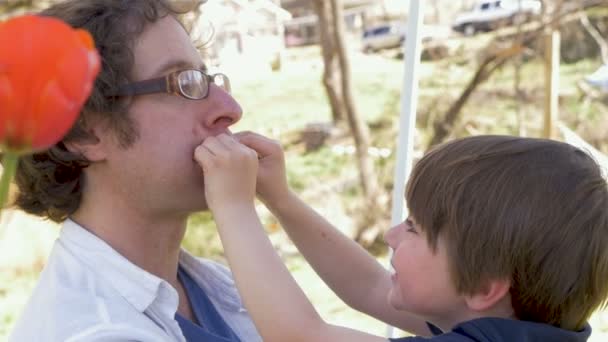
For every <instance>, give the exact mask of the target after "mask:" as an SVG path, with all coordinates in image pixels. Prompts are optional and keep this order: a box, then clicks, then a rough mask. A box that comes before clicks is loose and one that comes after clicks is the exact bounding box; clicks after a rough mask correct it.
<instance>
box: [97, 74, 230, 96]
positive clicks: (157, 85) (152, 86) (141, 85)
mask: <svg viewBox="0 0 608 342" xmlns="http://www.w3.org/2000/svg"><path fill="white" fill-rule="evenodd" d="M188 71H198V72H200V73H201V74H202V76H203V79H205V80H206V81H207V91H206V92H205V94H204V95H203V96H202V97H192V96H189V95H188V94H186V93H185V92H184V91H183V89H182V87H181V85H180V83H179V76H180V74H181V73H183V72H188ZM218 76H221V77H223V79H224V83H225V85H224V86H220V88H222V89H224V90H226V91H227V92H230V79H229V78H228V76H226V75H225V74H222V73H216V74H213V75H209V74H208V73H206V72H205V71H204V70H199V69H182V70H177V71H174V72H172V73H170V74H167V75H166V76H163V77H158V78H152V79H149V80H144V81H138V82H133V83H129V84H125V85H122V86H120V87H119V88H118V90H117V91H116V93H114V94H111V95H108V96H109V97H122V96H137V95H147V94H157V93H167V94H173V95H178V96H181V97H183V98H186V99H188V100H203V99H206V98H207V97H208V96H209V89H210V88H211V87H210V86H211V84H212V83H213V84H216V82H215V79H216V77H218Z"/></svg>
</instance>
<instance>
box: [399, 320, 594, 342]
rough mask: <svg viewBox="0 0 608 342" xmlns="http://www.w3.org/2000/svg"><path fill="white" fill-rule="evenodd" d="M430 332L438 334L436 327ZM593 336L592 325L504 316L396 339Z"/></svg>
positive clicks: (460, 341) (444, 341)
mask: <svg viewBox="0 0 608 342" xmlns="http://www.w3.org/2000/svg"><path fill="white" fill-rule="evenodd" d="M430 327H431V331H434V332H435V333H439V332H440V331H438V330H437V329H433V327H432V326H431V325H430ZM589 335H591V327H590V326H589V325H588V324H586V325H585V326H584V327H583V329H581V330H579V331H571V330H564V329H561V328H558V327H554V326H552V325H548V324H543V323H536V322H528V321H520V320H513V319H504V318H494V317H489V318H479V319H474V320H471V321H467V322H464V323H461V324H458V325H457V326H456V327H454V329H453V330H452V331H450V332H447V333H444V334H438V335H436V336H434V337H431V338H423V337H404V338H400V339H392V340H391V341H393V342H416V341H428V340H432V341H437V342H501V341H505V342H507V341H564V342H584V341H587V339H588V338H589Z"/></svg>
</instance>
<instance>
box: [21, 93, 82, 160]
mask: <svg viewBox="0 0 608 342" xmlns="http://www.w3.org/2000/svg"><path fill="white" fill-rule="evenodd" d="M80 106H82V102H74V101H73V100H72V99H70V98H69V97H68V96H66V94H65V92H64V91H63V90H62V89H61V87H60V86H59V84H58V83H57V82H55V81H53V82H51V83H49V84H47V86H46V87H45V89H44V90H43V91H42V93H41V94H40V100H39V101H38V103H37V107H36V108H35V111H34V112H35V116H38V117H45V118H46V117H48V118H54V119H53V120H42V121H40V122H37V123H36V127H34V128H33V129H35V134H34V135H33V136H32V140H31V146H32V148H34V149H40V148H44V147H46V146H49V145H52V144H54V143H56V142H57V141H58V140H60V139H61V138H62V137H63V136H64V135H65V134H66V133H67V132H68V130H69V129H70V128H71V127H72V125H73V124H74V122H75V121H76V118H77V114H78V110H79V108H80Z"/></svg>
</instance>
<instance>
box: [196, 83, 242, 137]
mask: <svg viewBox="0 0 608 342" xmlns="http://www.w3.org/2000/svg"><path fill="white" fill-rule="evenodd" d="M205 101H207V110H206V112H207V113H206V115H205V119H204V124H205V126H206V127H207V128H208V129H210V130H214V131H215V130H217V131H223V130H225V129H227V128H228V127H229V126H231V125H233V124H235V123H237V122H238V121H239V120H240V119H241V117H242V116H243V110H242V109H241V106H240V105H239V104H238V102H236V100H235V99H234V98H233V97H232V95H230V94H229V93H227V92H226V91H224V90H223V89H221V88H219V87H218V86H216V85H215V84H212V85H211V88H210V89H209V96H208V97H207V99H206V100H205Z"/></svg>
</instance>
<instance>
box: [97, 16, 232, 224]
mask: <svg viewBox="0 0 608 342" xmlns="http://www.w3.org/2000/svg"><path fill="white" fill-rule="evenodd" d="M134 58H135V64H134V68H133V71H132V75H131V76H132V80H133V81H142V80H148V79H152V78H157V77H163V76H165V75H167V74H169V73H171V72H173V71H177V70H183V69H192V68H194V69H202V68H203V62H202V60H201V58H200V55H199V53H198V51H197V50H196V49H195V48H194V46H193V44H192V42H191V40H190V37H189V36H188V34H187V33H186V32H185V30H184V29H183V28H182V26H181V25H180V24H179V23H178V22H177V21H176V20H175V19H174V18H173V17H171V16H167V17H165V18H163V19H160V20H158V21H157V22H155V23H151V24H148V25H147V27H146V29H145V30H144V32H143V33H142V34H141V36H140V37H139V38H138V39H137V41H136V43H135V46H134ZM241 114H242V111H241V108H240V106H239V104H238V103H237V102H236V101H235V100H234V99H233V98H232V96H230V94H228V93H226V92H225V91H223V90H221V89H220V88H218V87H217V86H216V85H210V90H209V95H208V97H207V98H206V99H202V100H189V99H185V98H183V97H181V96H175V95H171V94H164V93H158V94H149V95H141V96H136V97H134V98H133V102H132V104H131V106H130V108H129V115H130V116H131V118H132V119H133V121H134V123H135V125H136V128H137V130H138V133H139V136H138V139H137V140H136V142H135V143H134V144H133V145H132V146H130V147H129V148H126V149H124V148H121V147H120V146H118V145H117V144H116V145H113V146H110V148H109V150H110V151H109V152H110V153H108V158H107V162H108V165H109V167H110V177H108V178H109V179H112V180H111V181H110V183H113V184H112V186H114V187H116V188H117V189H116V190H117V191H118V192H122V193H125V194H126V196H128V197H129V199H130V202H131V203H138V205H140V206H141V207H142V208H145V210H148V211H150V210H151V211H153V212H154V213H156V214H159V213H161V212H162V213H164V214H175V213H180V214H182V213H184V214H188V213H190V212H193V211H196V210H201V209H205V207H206V203H205V197H204V188H203V174H202V170H201V168H200V167H199V166H198V164H197V163H196V162H195V161H194V159H193V156H194V149H195V148H196V147H197V146H198V145H200V144H201V143H202V142H203V141H204V140H205V139H206V138H207V137H208V136H212V135H213V136H214V135H218V134H220V133H225V132H227V131H228V127H229V126H230V125H232V124H234V123H236V122H237V121H238V120H239V119H240V118H241Z"/></svg>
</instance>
